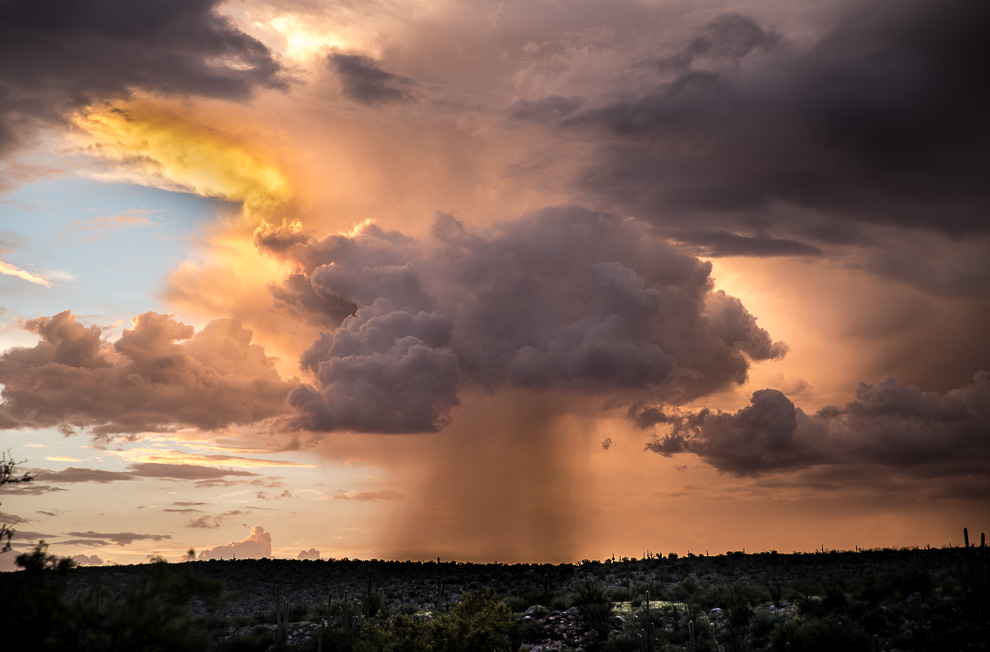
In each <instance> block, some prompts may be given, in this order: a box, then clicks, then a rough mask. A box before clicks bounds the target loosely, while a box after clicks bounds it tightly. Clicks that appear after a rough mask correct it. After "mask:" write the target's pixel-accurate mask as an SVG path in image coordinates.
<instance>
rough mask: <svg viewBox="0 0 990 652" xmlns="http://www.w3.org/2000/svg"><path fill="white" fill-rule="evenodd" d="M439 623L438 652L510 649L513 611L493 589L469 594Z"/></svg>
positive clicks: (437, 622)
mask: <svg viewBox="0 0 990 652" xmlns="http://www.w3.org/2000/svg"><path fill="white" fill-rule="evenodd" d="M436 626H437V650H438V651H439V652H474V651H476V650H490V651H491V652H501V651H502V650H509V649H510V645H511V638H510V633H511V632H512V626H513V622H512V611H510V610H509V607H508V605H506V604H505V603H504V602H502V601H501V600H499V599H498V596H496V595H495V593H494V591H491V590H488V591H485V592H484V593H477V592H471V593H467V594H466V595H464V596H463V597H462V598H461V601H460V602H458V603H457V604H456V605H455V606H454V608H453V609H451V610H450V612H449V613H446V614H443V615H442V616H440V618H438V619H437V621H436Z"/></svg>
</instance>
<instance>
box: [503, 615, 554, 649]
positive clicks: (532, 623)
mask: <svg viewBox="0 0 990 652" xmlns="http://www.w3.org/2000/svg"><path fill="white" fill-rule="evenodd" d="M546 634H547V628H546V626H545V625H544V624H543V622H542V621H540V620H537V619H536V618H530V619H529V620H520V621H519V623H518V624H517V625H516V628H515V631H514V632H513V635H512V641H513V644H514V645H513V647H516V646H517V644H520V643H539V642H540V641H542V640H543V639H544V638H545V637H546Z"/></svg>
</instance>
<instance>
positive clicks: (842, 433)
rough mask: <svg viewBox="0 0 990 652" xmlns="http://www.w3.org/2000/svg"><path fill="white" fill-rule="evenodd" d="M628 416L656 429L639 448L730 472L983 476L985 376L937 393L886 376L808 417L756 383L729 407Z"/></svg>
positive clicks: (989, 463) (988, 392) (987, 407)
mask: <svg viewBox="0 0 990 652" xmlns="http://www.w3.org/2000/svg"><path fill="white" fill-rule="evenodd" d="M631 416H633V418H634V419H635V420H636V421H637V423H638V424H639V425H640V426H641V427H644V428H651V427H655V426H659V427H660V429H662V430H664V431H665V434H663V435H662V436H660V435H657V436H655V437H654V439H653V440H652V441H651V442H650V443H648V444H647V446H646V448H647V449H648V450H651V451H653V452H655V453H659V454H661V455H666V456H670V455H674V454H677V453H694V454H695V455H697V456H699V457H700V458H702V459H703V460H705V461H706V462H708V463H710V464H712V465H713V466H715V467H716V468H717V469H719V470H720V471H724V472H726V473H731V474H734V475H740V476H744V475H751V476H755V475H760V474H764V473H769V472H773V471H785V470H796V469H809V468H811V467H816V466H825V467H828V466H842V467H848V466H857V465H862V464H867V465H875V466H880V467H885V468H886V469H888V470H898V471H903V472H907V473H909V474H911V475H914V476H919V477H929V478H930V477H961V476H978V477H983V478H987V477H988V476H990V472H988V469H990V435H988V433H990V428H988V426H990V373H988V372H980V373H978V374H976V376H975V378H974V380H973V383H972V384H969V385H966V386H964V387H960V388H959V389H956V390H953V391H950V392H947V393H945V394H936V393H932V392H924V391H921V390H920V389H918V388H916V387H909V386H906V385H902V384H900V383H898V382H897V381H896V380H894V379H893V378H890V377H888V378H885V379H884V380H883V381H881V382H879V383H876V384H868V383H861V384H860V386H859V389H858V390H857V392H856V398H855V400H853V401H850V402H849V403H846V404H845V405H844V406H841V407H826V408H823V409H822V410H819V411H818V412H816V413H815V414H812V415H809V414H806V413H805V412H804V411H803V410H801V409H800V408H798V407H795V405H794V403H792V402H791V400H790V399H788V398H787V397H786V396H785V395H784V394H783V393H781V392H779V391H777V390H774V389H763V390H760V391H757V392H754V394H753V397H752V400H751V403H750V405H749V406H747V407H745V408H742V409H741V410H739V411H738V412H735V413H724V412H713V411H710V410H701V411H700V412H696V413H691V414H680V413H677V412H673V413H668V412H665V411H664V410H663V409H660V408H656V407H653V408H651V407H638V408H636V409H634V410H633V411H632V415H631Z"/></svg>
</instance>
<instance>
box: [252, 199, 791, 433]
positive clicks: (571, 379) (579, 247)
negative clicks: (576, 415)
mask: <svg viewBox="0 0 990 652" xmlns="http://www.w3.org/2000/svg"><path fill="white" fill-rule="evenodd" d="M293 234H295V235H293ZM255 241H256V243H257V244H258V246H259V247H261V248H262V249H263V250H265V251H268V252H270V253H272V254H274V255H277V256H280V257H282V258H284V259H287V260H292V261H294V262H296V263H297V264H298V265H299V266H300V269H299V271H298V272H297V273H296V274H294V275H293V276H292V277H290V279H289V281H288V282H287V283H286V284H283V285H280V286H275V287H273V292H274V295H275V296H276V297H277V298H279V299H280V300H283V301H285V302H286V303H287V304H288V305H289V306H291V307H292V309H293V310H299V309H301V307H303V306H306V305H312V306H313V307H312V314H313V318H314V319H321V318H322V319H325V320H326V326H327V327H328V328H330V327H334V326H336V328H335V329H334V330H332V331H330V330H328V331H327V332H325V333H324V334H323V335H322V336H321V337H320V339H319V340H318V341H317V342H316V343H314V344H313V345H312V346H311V347H310V348H309V349H308V350H307V351H306V352H305V353H304V354H303V356H302V358H301V360H300V363H301V366H302V367H303V368H304V369H306V370H308V371H309V372H311V373H312V375H313V377H314V378H315V381H316V382H315V383H313V384H305V385H300V386H299V387H297V388H296V389H294V390H293V391H292V392H291V393H290V394H289V403H290V404H291V405H292V406H293V407H294V408H295V409H296V410H297V414H298V417H297V419H296V420H295V421H294V425H295V426H299V427H303V428H307V429H311V430H338V429H339V430H354V431H361V432H387V433H388V432H391V433H398V432H422V431H435V430H439V429H441V428H443V427H444V426H446V425H447V424H448V423H449V422H450V419H451V411H452V410H453V409H454V408H455V407H456V406H457V405H459V398H458V390H459V389H460V388H461V387H462V386H466V385H468V386H481V387H484V388H486V389H488V390H496V389H499V388H504V387H524V388H530V389H554V390H560V391H565V392H577V393H583V394H597V393H605V394H610V393H614V394H636V393H645V394H648V395H650V396H653V397H663V398H664V399H665V400H669V401H673V402H682V401H685V400H689V399H691V398H695V397H698V396H704V395H706V394H708V393H711V392H714V391H716V390H718V389H722V388H725V387H727V386H731V385H732V384H734V383H735V384H738V383H742V382H743V381H744V380H745V378H746V373H747V369H748V366H749V362H750V361H751V360H766V359H772V358H776V357H780V356H782V355H783V354H784V352H785V351H786V348H785V347H784V345H783V344H781V343H777V342H773V341H772V340H771V338H770V336H769V334H767V332H766V331H765V330H763V329H761V328H759V327H758V326H757V325H756V320H755V318H754V317H753V316H752V315H751V314H750V313H749V312H748V311H747V310H746V309H745V308H744V307H743V305H742V304H741V303H740V302H739V301H738V300H737V299H734V298H732V297H729V296H727V295H725V294H724V293H723V292H716V291H713V289H712V280H711V278H710V275H709V273H710V265H708V264H707V263H703V262H701V261H699V260H697V259H695V258H693V257H691V256H688V255H685V254H684V253H681V252H680V251H678V250H677V249H675V248H674V247H672V246H671V245H669V244H667V243H666V242H665V241H664V240H662V239H661V238H658V237H656V236H655V235H653V234H652V233H651V232H650V229H649V228H648V227H647V226H646V225H644V224H642V223H640V222H637V221H634V220H624V219H620V218H618V217H616V216H614V215H609V214H605V213H596V212H592V211H588V210H585V209H583V208H580V207H576V206H561V207H555V208H547V209H543V210H540V211H537V212H534V213H531V214H528V215H525V216H523V217H521V218H519V219H516V220H510V221H506V222H501V223H497V224H495V225H493V226H491V227H490V228H488V229H485V230H481V229H474V228H472V227H470V226H468V225H466V224H465V223H463V222H461V221H459V220H458V219H456V218H454V217H453V216H450V215H440V216H439V217H438V219H437V221H436V223H435V225H434V228H433V230H432V234H431V237H430V238H428V239H424V240H414V239H411V238H409V237H407V236H404V235H402V234H400V233H397V232H386V231H384V230H382V229H380V228H378V227H377V226H374V225H367V226H366V227H365V228H363V230H361V232H360V233H359V234H357V235H354V236H344V235H332V236H327V237H326V238H322V239H316V238H312V239H309V240H301V239H300V238H299V237H298V233H297V231H296V230H294V228H293V227H291V226H290V225H283V226H281V227H271V226H268V227H263V228H262V229H261V230H260V231H259V233H258V234H257V236H256V239H255ZM301 278H306V279H307V280H308V286H306V285H304V284H302V283H301V282H300V279H301ZM293 292H299V293H300V294H302V295H303V296H304V297H305V298H303V299H299V300H293V299H291V296H292V293H293ZM317 297H318V298H319V299H321V300H322V301H324V302H325V303H326V305H327V306H330V307H332V310H331V309H327V308H321V307H320V306H319V303H318V302H316V301H315V298H317ZM348 305H353V306H356V310H354V312H353V313H352V314H349V315H347V316H345V317H343V318H342V319H340V320H339V322H338V321H337V319H335V318H327V317H328V315H331V314H333V315H334V316H339V315H338V314H336V312H337V311H338V310H339V309H340V308H341V307H342V306H348Z"/></svg>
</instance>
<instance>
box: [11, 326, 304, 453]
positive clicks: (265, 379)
mask: <svg viewBox="0 0 990 652" xmlns="http://www.w3.org/2000/svg"><path fill="white" fill-rule="evenodd" d="M25 326H26V328H27V329H28V330H29V331H31V332H34V333H37V334H38V335H39V336H40V338H41V340H40V341H39V342H38V344H37V345H36V346H34V347H32V348H14V349H10V350H8V351H6V352H4V353H3V354H2V355H0V383H3V385H4V388H3V392H2V396H3V403H2V404H0V414H2V416H3V417H5V419H6V420H7V421H9V422H12V423H13V425H12V426H8V427H27V428H43V427H53V426H57V427H61V428H63V429H74V428H86V429H89V430H91V431H92V432H93V433H94V434H96V435H101V436H107V435H113V434H117V433H135V432H142V431H164V430H170V429H174V428H176V427H181V426H195V427H199V428H203V429H218V428H225V427H227V426H230V425H234V424H250V423H255V422H257V421H260V420H262V419H265V418H268V417H273V416H276V415H278V414H281V413H282V412H284V411H285V400H284V399H285V395H286V394H287V392H288V388H289V387H290V386H291V385H288V384H287V383H285V382H284V381H282V379H281V378H280V377H279V375H278V372H277V371H276V370H275V366H274V361H273V360H272V359H271V358H268V357H267V356H266V355H265V352H264V350H263V349H262V348H261V347H260V346H258V345H256V344H252V343H251V331H249V330H247V329H245V328H243V327H242V326H241V325H240V324H239V323H238V322H236V321H233V320H217V321H213V322H211V323H210V324H208V325H207V326H206V327H204V328H203V329H202V330H201V331H199V332H196V331H195V330H194V329H193V328H192V327H191V326H187V325H185V324H181V323H179V322H177V321H175V320H174V319H172V318H171V317H170V316H168V315H159V314H156V313H153V312H149V313H145V314H143V315H141V316H139V317H137V318H136V319H135V320H134V325H133V328H131V329H128V330H125V331H124V333H123V335H122V336H121V337H120V339H119V340H117V341H116V342H115V343H114V344H113V345H112V346H111V345H109V344H105V343H104V342H103V341H102V340H101V335H102V331H101V330H100V329H99V328H98V327H96V326H89V327H86V326H83V325H82V324H80V323H79V322H77V321H76V318H75V317H74V316H73V315H72V314H71V313H70V312H68V311H66V312H62V313H59V314H57V315H55V316H53V317H41V318H38V319H33V320H30V321H28V322H27V323H26V324H25Z"/></svg>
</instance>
